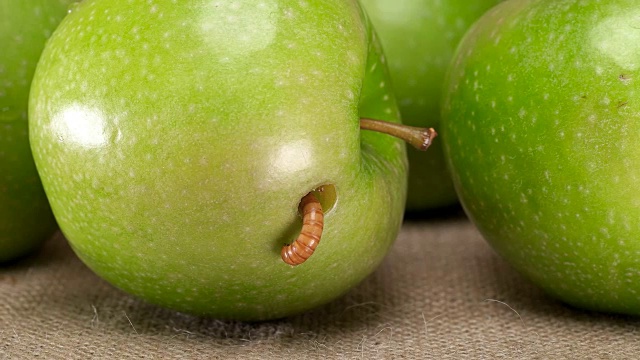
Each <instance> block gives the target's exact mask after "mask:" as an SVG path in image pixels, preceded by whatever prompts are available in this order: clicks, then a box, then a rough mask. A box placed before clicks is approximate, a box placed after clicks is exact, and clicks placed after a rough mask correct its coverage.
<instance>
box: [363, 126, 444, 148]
mask: <svg viewBox="0 0 640 360" xmlns="http://www.w3.org/2000/svg"><path fill="white" fill-rule="evenodd" d="M360 129H363V130H371V131H377V132H380V133H383V134H388V135H391V136H395V137H397V138H400V139H402V140H404V141H406V142H407V143H409V144H411V145H413V147H415V148H416V149H418V150H422V151H425V150H427V149H428V148H429V146H431V143H432V142H433V139H434V138H435V137H436V136H438V133H437V132H436V131H435V130H434V129H433V128H428V129H427V128H420V127H415V126H408V125H402V124H397V123H392V122H388V121H381V120H373V119H360Z"/></svg>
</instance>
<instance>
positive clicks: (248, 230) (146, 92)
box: [30, 0, 407, 320]
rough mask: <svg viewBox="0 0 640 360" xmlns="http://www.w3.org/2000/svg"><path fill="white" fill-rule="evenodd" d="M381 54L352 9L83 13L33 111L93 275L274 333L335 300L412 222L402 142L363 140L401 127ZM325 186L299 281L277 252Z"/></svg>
mask: <svg viewBox="0 0 640 360" xmlns="http://www.w3.org/2000/svg"><path fill="white" fill-rule="evenodd" d="M380 51H381V49H380V46H379V45H378V43H377V42H376V40H375V38H374V34H373V32H372V29H371V27H370V25H369V24H368V23H367V22H366V18H365V16H364V14H363V11H362V9H361V8H360V6H359V4H358V3H357V1H355V0H353V1H344V0H316V1H294V2H291V1H289V0H247V1H243V2H238V1H215V2H211V1H204V0H191V1H184V2H181V3H180V5H176V4H174V1H172V0H158V1H154V2H153V3H151V4H150V3H149V2H148V1H143V0H134V1H127V2H123V1H120V0H102V1H92V0H86V1H84V2H82V3H80V4H79V5H78V6H77V7H76V8H75V9H74V10H73V11H72V12H71V13H70V14H69V15H68V16H67V18H66V19H65V21H64V22H63V23H62V24H61V25H60V27H59V28H58V29H57V31H56V32H55V33H54V35H53V36H52V38H51V39H50V41H49V43H48V45H47V47H46V49H45V51H44V52H43V55H42V59H41V61H40V63H39V65H38V69H37V71H36V76H35V78H34V84H33V88H32V93H31V99H30V110H31V112H32V115H33V121H32V122H31V123H30V137H31V141H32V149H33V152H34V157H35V160H36V164H37V166H38V170H39V172H40V174H41V177H42V181H43V184H44V187H45V190H46V192H47V195H48V197H49V199H50V202H51V205H52V208H53V211H54V214H55V216H56V218H57V220H58V222H59V224H60V227H61V229H62V231H63V233H64V234H65V236H66V237H67V239H68V240H69V242H70V244H71V246H72V247H73V249H74V250H75V252H76V253H77V254H78V256H79V257H80V258H81V259H82V260H83V261H84V262H85V263H86V264H87V265H88V266H89V267H90V268H91V269H93V270H94V271H95V272H96V273H97V274H98V275H100V276H102V277H103V278H104V279H106V280H107V281H109V282H111V283H112V284H114V285H115V286H117V287H119V288H121V289H123V290H125V291H126V292H129V293H131V294H134V295H136V296H138V297H140V298H143V299H145V300H147V301H149V302H152V303H155V304H159V305H162V306H165V307H169V308H173V309H176V310H179V311H184V312H190V313H195V314H200V315H208V316H213V317H217V318H230V319H240V320H265V319H272V318H279V317H283V316H287V315H291V314H295V313H299V312H302V311H305V310H308V309H311V308H313V307H316V306H318V305H320V304H324V303H326V302H328V301H330V300H332V299H334V298H336V297H338V296H340V295H341V294H343V293H345V292H346V291H348V290H349V289H350V288H352V287H353V286H355V285H356V284H358V283H359V282H360V281H361V280H362V279H363V278H364V277H366V276H367V275H368V274H370V273H371V272H372V271H373V270H374V269H375V268H376V267H377V265H378V264H379V263H380V262H381V261H382V259H383V257H384V256H385V254H386V253H387V252H388V250H389V248H390V246H391V245H392V243H393V241H394V240H395V238H396V236H397V233H398V231H399V229H400V226H401V223H402V216H403V211H404V206H405V199H406V178H407V159H406V149H405V146H404V143H403V142H402V141H400V140H398V139H395V138H392V137H390V136H387V135H383V134H379V133H372V132H361V131H360V129H359V119H360V117H372V118H378V119H382V120H388V121H394V122H398V121H399V117H400V115H399V112H398V110H397V106H396V103H395V98H394V97H393V94H392V93H391V91H390V88H389V87H388V86H387V84H389V80H388V74H387V71H386V66H385V65H384V63H383V62H382V60H381V59H382V57H381V52H380ZM53 90H55V91H53ZM52 93H53V94H54V95H51V94H52ZM321 185H331V186H332V187H333V188H334V189H335V199H331V197H332V196H331V191H328V194H325V195H322V197H323V198H324V199H323V200H322V201H324V202H325V208H326V209H327V211H326V212H325V227H324V234H323V237H322V241H321V242H320V244H319V246H318V247H317V249H316V251H315V253H314V255H313V256H312V257H311V258H310V259H309V260H307V262H305V263H304V264H302V265H299V266H297V267H291V266H289V265H287V264H285V263H284V262H283V260H282V259H281V258H280V250H281V248H282V246H283V245H284V244H285V243H290V242H292V241H293V240H294V239H295V237H296V236H297V234H298V233H299V232H300V229H301V219H300V216H299V214H298V211H297V207H298V204H299V202H300V200H301V198H302V197H303V196H304V195H306V194H307V193H308V192H309V191H311V190H312V189H314V188H316V187H318V186H321ZM331 186H330V187H329V189H331Z"/></svg>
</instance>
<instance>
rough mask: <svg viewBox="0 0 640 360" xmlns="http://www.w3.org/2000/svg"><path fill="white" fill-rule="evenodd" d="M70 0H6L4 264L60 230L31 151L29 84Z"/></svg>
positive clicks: (1, 84)
mask: <svg viewBox="0 0 640 360" xmlns="http://www.w3.org/2000/svg"><path fill="white" fill-rule="evenodd" d="M69 2H70V1H68V0H67V1H64V0H20V1H15V0H0V45H1V46H2V50H1V51H0V262H4V261H8V260H12V259H15V258H16V257H19V256H22V255H24V254H26V253H28V252H29V251H32V250H33V249H34V248H36V247H37V246H38V245H40V244H41V243H42V242H43V241H44V240H45V239H46V238H48V237H49V236H51V235H52V234H53V233H54V232H55V230H56V229H57V225H56V223H55V219H54V217H53V215H52V214H51V209H50V208H49V203H48V202H47V198H46V196H45V193H44V191H43V189H42V185H41V183H40V178H39V177H38V173H37V171H36V167H35V164H34V163H33V157H32V155H31V150H30V148H29V134H28V124H27V105H28V101H29V86H30V84H31V79H32V77H33V73H34V71H35V69H36V64H37V62H38V58H39V57H40V53H41V52H42V49H43V48H44V45H45V42H46V40H47V38H48V37H49V36H50V35H51V33H52V32H53V30H54V29H55V27H56V26H57V25H58V23H59V22H60V21H61V20H62V18H63V17H64V16H65V14H66V13H67V5H68V3H69Z"/></svg>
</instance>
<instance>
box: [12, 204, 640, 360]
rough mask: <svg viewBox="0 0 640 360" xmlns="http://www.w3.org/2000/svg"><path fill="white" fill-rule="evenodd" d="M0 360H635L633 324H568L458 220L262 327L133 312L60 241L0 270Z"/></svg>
mask: <svg viewBox="0 0 640 360" xmlns="http://www.w3.org/2000/svg"><path fill="white" fill-rule="evenodd" d="M0 297H1V299H0V358H1V359H65V360H67V359H131V358H133V359H164V358H167V359H175V358H180V359H298V358H300V359H302V358H305V359H306V358H309V359H320V358H322V359H325V358H326V359H333V358H336V359H460V358H472V359H483V358H486V359H502V358H506V359H638V358H640V351H639V350H640V327H639V325H640V323H639V322H638V320H636V319H634V318H629V317H621V316H611V315H603V314H595V313H589V312H584V311H579V310H576V309H572V308H569V307H566V306H564V305H562V304H560V303H558V302H556V301H554V300H552V299H549V298H548V297H546V296H545V295H544V294H543V293H542V292H541V291H540V290H539V289H537V288H536V287H535V286H533V285H531V284H530V283H529V282H527V281H526V280H525V279H523V278H522V277H521V276H519V275H518V274H516V273H515V272H514V271H513V270H512V269H511V268H510V267H509V266H508V265H507V264H506V263H505V262H504V261H502V260H501V259H499V258H498V257H497V256H496V255H495V254H494V253H493V252H492V251H491V249H490V248H489V247H488V246H487V245H486V243H485V242H484V241H483V240H482V238H481V237H480V235H479V234H478V233H477V231H476V230H475V229H474V227H473V226H472V225H471V224H470V223H469V222H468V221H467V220H466V219H465V218H464V217H463V216H461V215H457V216H453V217H450V218H444V219H437V220H429V221H424V220H422V221H417V220H411V221H407V222H406V223H405V225H404V227H403V229H402V233H401V235H400V237H399V238H398V240H397V242H396V244H395V246H394V247H393V250H392V251H391V253H390V254H389V256H388V257H387V258H386V260H385V261H384V263H383V264H382V266H381V267H380V268H379V269H378V270H377V271H376V272H375V273H374V274H373V275H372V276H370V277H369V278H368V279H367V280H365V281H364V282H363V283H362V284H361V285H360V286H358V287H357V288H355V289H354V290H353V291H351V292H350V293H348V294H347V295H346V296H344V297H343V298H341V299H339V300H337V301H334V302H333V303H331V304H328V305H326V306H324V307H322V308H319V309H317V310H314V311H312V312H309V313H306V314H303V315H300V316H296V317H292V318H288V319H283V320H279V321H272V322H265V323H254V324H250V323H241V322H229V321H219V320H215V319H203V318H197V317H192V316H187V315H184V314H179V313H175V312H172V311H169V310H165V309H160V308H158V307H155V306H152V305H149V304H146V303H144V302H142V301H139V300H136V299H134V298H132V297H130V296H128V295H126V294H124V293H122V292H121V291H119V290H117V289H114V288H113V287H111V286H110V285H108V284H107V283H105V282H104V281H102V280H100V279H99V278H98V277H96V276H95V275H93V274H92V273H91V272H90V271H89V270H88V269H87V268H86V267H85V266H84V265H83V264H82V263H81V262H80V261H79V260H78V259H77V258H76V257H75V255H74V254H73V252H72V251H71V250H70V248H69V247H68V245H67V244H66V243H65V241H64V239H63V237H62V236H60V235H58V236H56V237H55V238H53V239H52V240H51V241H49V242H48V243H47V244H46V245H45V247H44V248H43V249H42V251H41V252H40V253H39V254H37V255H36V256H34V257H32V258H29V259H25V260H22V261H20V262H18V263H16V264H12V265H10V266H8V267H5V268H2V269H1V270H0Z"/></svg>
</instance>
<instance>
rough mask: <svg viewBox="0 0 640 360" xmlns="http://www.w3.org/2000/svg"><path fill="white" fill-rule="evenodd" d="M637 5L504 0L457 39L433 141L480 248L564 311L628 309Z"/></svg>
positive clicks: (636, 160) (636, 204)
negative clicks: (486, 246) (483, 244)
mask: <svg viewBox="0 0 640 360" xmlns="http://www.w3.org/2000/svg"><path fill="white" fill-rule="evenodd" d="M639 19H640V4H639V3H638V2H637V1H635V0H615V1H613V0H612V1H606V2H605V1H592V2H584V1H576V0H537V1H528V0H525V1H523V0H513V1H508V2H505V3H503V4H501V5H498V6H497V7H496V8H494V9H493V10H491V11H489V12H488V13H487V14H486V15H485V16H483V17H482V19H481V20H480V21H479V22H478V23H476V24H475V25H474V26H473V28H472V29H471V30H470V31H469V33H468V34H467V35H466V36H465V38H464V40H463V41H462V43H461V45H460V47H459V49H458V50H457V54H456V56H455V59H454V61H453V62H452V65H451V68H450V70H449V73H448V74H449V75H448V76H447V85H446V92H445V94H446V95H445V97H444V100H443V106H442V107H443V117H442V120H443V121H442V126H441V135H442V139H443V140H442V141H443V142H444V145H445V152H446V155H447V158H448V160H449V165H450V168H451V171H452V174H453V179H454V182H455V185H456V189H457V191H458V193H459V195H460V198H461V202H462V204H463V206H464V208H465V210H466V211H467V213H468V214H469V216H470V218H471V219H472V220H473V222H474V223H475V224H476V225H477V226H478V228H479V230H480V231H481V233H482V234H483V235H484V237H485V238H486V240H487V241H488V242H489V243H490V244H491V246H492V247H493V248H494V249H495V250H496V251H497V253H499V254H500V255H501V256H502V257H504V258H505V259H506V260H507V261H509V262H510V263H511V264H512V265H513V266H514V267H515V268H516V269H518V270H519V271H521V272H522V273H523V274H525V275H526V276H527V277H529V278H530V279H531V280H532V281H533V282H535V283H536V284H538V285H539V286H541V287H542V288H543V289H545V290H546V291H547V292H548V293H549V294H551V295H553V296H555V297H557V298H558V299H561V300H563V301H565V302H566V303H569V304H572V305H574V306H576V307H580V308H585V309H590V310H598V311H605V312H616V313H626V314H636V315H637V314H640V222H638V219H639V218H640V193H639V192H638V190H637V181H638V179H639V178H640V148H638V146H637V134H638V133H640V103H638V102H636V101H635V100H634V99H636V98H637V96H638V94H639V93H640V82H638V76H639V75H640V74H639V70H640V68H639V66H640V61H639V60H640V46H639V45H638V44H640V32H639V31H637V27H635V26H633V24H635V23H638V20H639Z"/></svg>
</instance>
